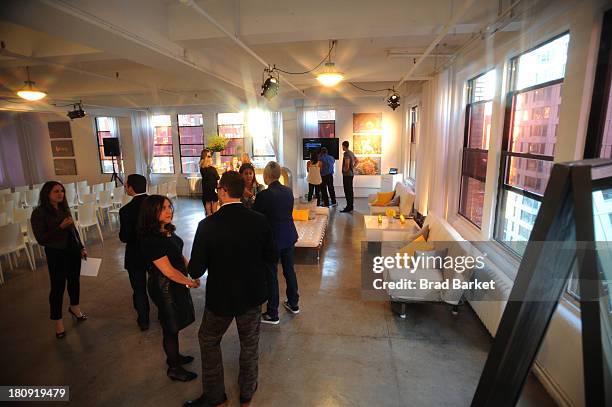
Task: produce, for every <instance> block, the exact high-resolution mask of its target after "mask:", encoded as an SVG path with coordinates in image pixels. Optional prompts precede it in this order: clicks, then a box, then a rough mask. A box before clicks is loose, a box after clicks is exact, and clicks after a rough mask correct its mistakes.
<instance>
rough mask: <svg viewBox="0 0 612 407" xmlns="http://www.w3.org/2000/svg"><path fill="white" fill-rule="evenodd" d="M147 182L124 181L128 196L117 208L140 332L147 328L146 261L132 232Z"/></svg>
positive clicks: (137, 177) (136, 177)
mask: <svg viewBox="0 0 612 407" xmlns="http://www.w3.org/2000/svg"><path fill="white" fill-rule="evenodd" d="M146 190H147V179H146V178H145V177H143V176H142V175H140V174H130V175H128V177H127V180H126V182H125V191H126V193H127V194H128V195H129V196H131V197H132V200H131V201H130V202H128V203H127V204H126V205H125V206H124V207H123V208H121V209H119V221H120V223H121V228H120V229H119V239H120V240H121V241H122V242H123V243H125V260H124V264H125V269H126V270H127V272H128V275H129V276H130V284H131V285H132V290H133V291H134V294H133V295H132V302H133V304H134V309H135V310H136V313H137V314H138V319H136V322H138V326H139V327H140V330H141V331H146V330H147V329H149V297H148V295H147V271H146V266H147V262H146V261H145V259H144V257H143V255H142V253H141V252H140V242H139V241H138V235H137V233H136V224H137V223H138V216H139V214H140V206H141V204H142V202H143V201H144V200H145V198H146V197H147V194H146Z"/></svg>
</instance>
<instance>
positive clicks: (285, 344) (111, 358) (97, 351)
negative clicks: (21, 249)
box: [0, 198, 554, 407]
mask: <svg viewBox="0 0 612 407" xmlns="http://www.w3.org/2000/svg"><path fill="white" fill-rule="evenodd" d="M339 207H340V208H342V207H343V202H340V205H339ZM356 207H357V211H356V212H355V213H354V214H353V215H349V214H341V213H338V212H337V211H336V210H334V211H332V215H331V219H330V224H329V228H328V235H327V238H326V242H325V246H324V248H323V249H322V252H321V259H320V262H319V263H317V260H316V255H315V254H314V253H313V252H307V251H306V252H305V251H304V249H298V256H297V259H296V263H297V267H296V269H297V275H298V280H299V284H300V294H301V301H300V307H301V310H302V312H301V313H300V314H299V315H297V316H293V315H288V314H286V313H285V312H284V310H283V309H282V307H281V310H280V312H281V314H280V317H281V324H280V325H277V326H268V325H263V326H262V335H261V340H260V378H259V390H258V391H257V393H256V395H255V398H254V405H256V406H320V407H335V406H468V405H469V404H470V402H471V400H472V396H473V393H474V390H475V388H476V385H477V383H478V379H479V377H480V373H481V371H482V368H483V366H484V362H485V359H486V356H487V352H488V350H489V347H490V346H491V343H492V340H491V338H490V336H489V334H488V333H487V331H486V330H485V328H484V327H483V325H482V324H481V323H480V322H479V320H478V318H477V317H476V315H475V314H474V313H473V311H472V310H471V309H470V308H469V306H464V307H462V309H461V312H460V314H459V315H458V316H456V317H452V316H451V315H450V312H449V310H448V308H447V307H446V306H443V305H436V304H415V305H411V306H410V307H409V312H408V317H407V318H406V319H405V320H402V319H400V318H398V317H396V316H395V315H393V314H392V313H391V311H390V307H389V304H388V303H385V302H366V301H363V300H362V299H361V292H360V289H361V287H360V264H359V263H360V255H359V250H360V240H361V239H362V238H363V236H364V230H363V218H362V216H361V214H363V213H365V212H366V210H367V205H366V202H365V200H364V199H358V200H357V202H356ZM202 217H203V210H202V206H201V203H200V201H198V200H196V199H191V200H190V199H186V198H181V199H180V200H179V202H178V204H177V210H176V222H175V223H176V225H177V232H178V234H179V235H180V236H181V237H182V238H183V239H184V240H185V254H186V255H187V256H189V252H190V250H191V243H192V239H193V235H194V232H195V228H196V226H197V222H198V221H199V220H200V219H201V218H202ZM238 233H239V232H238V231H237V233H236V234H237V236H238ZM89 236H91V238H90V240H89V241H88V249H89V253H90V257H102V258H103V263H102V269H101V271H100V274H99V276H98V277H81V306H82V309H83V310H84V311H85V312H86V313H88V314H89V316H90V319H89V320H88V321H86V322H84V323H82V324H79V325H78V326H77V325H76V323H74V322H73V321H72V320H70V319H69V316H67V315H65V316H64V320H65V323H66V330H67V336H66V338H65V339H64V340H56V339H55V336H54V328H53V324H52V322H51V321H49V320H48V313H49V310H48V308H49V307H48V302H47V298H48V287H49V282H48V275H47V271H46V264H45V263H44V261H42V260H41V259H40V258H38V260H37V264H38V268H37V270H36V271H35V272H31V271H30V270H29V269H28V268H26V267H25V256H21V259H20V260H21V265H20V268H19V269H17V270H14V271H8V270H7V268H8V267H7V264H6V262H5V261H3V268H4V270H5V278H6V284H5V285H4V286H1V287H0V332H1V335H0V354H1V357H0V365H1V366H2V367H1V368H0V385H69V386H70V398H71V401H70V403H69V404H70V405H74V406H111V405H112V406H134V405H150V406H179V405H181V403H182V402H183V401H185V400H188V399H191V398H196V397H198V396H199V395H200V392H201V382H200V378H198V379H197V380H195V381H192V382H189V383H179V382H173V381H170V380H169V379H168V377H167V376H166V368H165V357H164V355H163V351H162V347H161V329H160V327H159V325H158V324H157V323H156V322H155V323H152V325H151V329H150V330H149V331H147V332H144V333H143V332H140V330H139V329H138V327H137V325H136V322H135V313H134V311H133V310H132V305H131V289H130V284H129V280H128V276H127V273H125V272H124V271H123V267H122V265H123V250H124V249H123V245H122V244H121V243H120V242H119V239H118V238H117V226H116V225H115V230H110V229H109V228H108V225H106V227H105V228H104V236H105V237H104V245H102V244H100V242H99V241H98V239H97V237H95V233H94V232H93V231H92V232H91V233H90V234H89ZM280 280H281V292H283V291H284V282H283V281H282V280H283V279H282V277H281V278H280ZM192 296H193V299H194V304H195V307H196V314H197V316H196V318H197V320H196V323H194V324H193V325H191V326H190V327H188V328H186V329H185V330H183V331H182V332H181V335H180V341H181V351H182V353H184V354H189V355H194V356H195V357H196V362H195V363H194V364H193V366H191V368H192V369H194V370H195V371H197V372H198V374H200V372H201V366H200V363H199V357H200V354H199V347H198V341H197V330H198V328H199V325H200V320H201V316H202V312H203V307H204V287H201V288H200V289H198V290H192ZM281 298H284V296H283V297H281ZM67 304H68V303H67V298H66V299H65V306H64V308H66V307H67ZM153 309H154V306H153ZM154 315H155V314H153V313H152V320H155V318H154ZM222 346H223V356H224V363H225V377H226V388H227V393H228V397H230V405H232V406H233V405H238V400H237V399H238V395H239V392H238V387H237V384H236V381H237V376H238V353H239V342H238V337H237V333H236V329H235V325H232V327H230V329H229V331H228V333H227V334H226V336H225V338H224V339H223V344H222ZM36 405H41V403H37V404H36ZM62 405H65V403H62ZM519 405H522V406H532V405H533V406H535V405H537V406H539V407H542V406H549V405H554V403H553V401H552V400H551V399H550V397H549V396H548V394H547V393H546V391H545V390H544V389H543V387H542V386H541V385H540V383H539V382H538V381H537V379H535V378H534V377H533V376H530V377H529V379H528V381H527V384H526V386H525V390H524V392H523V396H522V398H521V401H520V403H519Z"/></svg>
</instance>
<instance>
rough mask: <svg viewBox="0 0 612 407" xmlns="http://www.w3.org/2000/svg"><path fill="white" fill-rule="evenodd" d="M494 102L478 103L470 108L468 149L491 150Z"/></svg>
mask: <svg viewBox="0 0 612 407" xmlns="http://www.w3.org/2000/svg"><path fill="white" fill-rule="evenodd" d="M492 114H493V102H486V103H478V104H475V105H472V106H471V107H470V124H469V135H468V148H479V149H481V150H488V149H489V138H490V136H491V117H492Z"/></svg>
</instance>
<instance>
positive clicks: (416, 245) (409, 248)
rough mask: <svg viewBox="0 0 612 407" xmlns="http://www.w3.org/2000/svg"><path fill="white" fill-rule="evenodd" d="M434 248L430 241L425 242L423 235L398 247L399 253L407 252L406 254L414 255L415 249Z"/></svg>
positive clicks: (425, 249) (428, 249) (422, 250)
mask: <svg viewBox="0 0 612 407" xmlns="http://www.w3.org/2000/svg"><path fill="white" fill-rule="evenodd" d="M433 249H434V245H433V243H431V242H427V241H426V240H425V238H424V237H423V235H421V236H419V237H417V238H416V239H414V240H413V241H412V242H410V243H408V244H407V245H406V246H404V247H402V248H401V249H399V251H398V253H399V254H404V253H406V254H408V256H414V252H415V251H417V250H418V251H420V252H425V251H430V250H433Z"/></svg>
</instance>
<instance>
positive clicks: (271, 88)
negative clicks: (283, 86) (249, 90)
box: [261, 68, 279, 100]
mask: <svg viewBox="0 0 612 407" xmlns="http://www.w3.org/2000/svg"><path fill="white" fill-rule="evenodd" d="M264 75H268V77H267V78H266V79H265V80H264V83H263V85H261V96H263V97H265V98H266V99H268V100H272V98H273V97H274V96H276V95H278V84H279V77H278V73H276V75H275V72H274V69H270V68H266V69H264Z"/></svg>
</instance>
